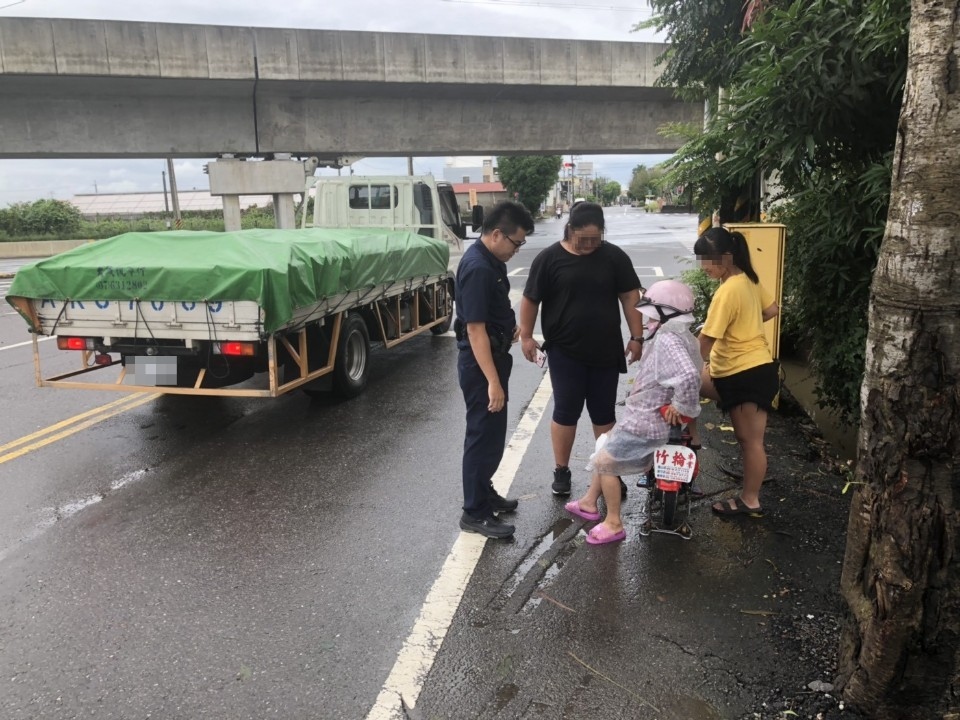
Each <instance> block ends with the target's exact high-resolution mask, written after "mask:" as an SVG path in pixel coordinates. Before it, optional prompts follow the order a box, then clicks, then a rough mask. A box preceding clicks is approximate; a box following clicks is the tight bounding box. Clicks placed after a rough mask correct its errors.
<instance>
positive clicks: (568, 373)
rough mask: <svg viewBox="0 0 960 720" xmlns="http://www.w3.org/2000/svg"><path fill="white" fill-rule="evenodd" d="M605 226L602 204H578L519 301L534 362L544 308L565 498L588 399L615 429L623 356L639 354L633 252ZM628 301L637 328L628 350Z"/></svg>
mask: <svg viewBox="0 0 960 720" xmlns="http://www.w3.org/2000/svg"><path fill="white" fill-rule="evenodd" d="M604 227H605V224H604V218H603V208H601V207H600V206H599V205H597V204H596V203H588V202H581V203H577V204H576V205H574V206H573V208H571V210H570V219H569V221H568V222H567V224H566V226H565V227H564V231H563V239H562V240H561V241H560V242H558V243H556V244H554V245H551V246H550V247H548V248H546V249H544V250H543V251H542V252H541V253H540V254H539V255H537V257H536V258H535V259H534V261H533V265H532V266H531V268H530V275H529V277H528V278H527V284H526V287H525V288H524V290H523V299H522V300H521V301H520V342H521V347H522V350H523V355H524V357H525V358H526V359H527V360H529V361H531V362H534V361H535V360H536V355H537V350H538V349H539V345H538V344H537V342H536V341H535V340H534V339H533V328H534V325H535V324H536V321H537V314H538V312H539V310H540V307H541V306H542V308H543V317H542V320H541V327H542V330H543V337H544V343H543V350H544V352H546V354H547V361H548V366H549V369H550V380H551V382H552V384H553V393H554V409H553V421H552V423H551V427H550V437H551V440H552V443H553V455H554V461H555V462H556V469H555V470H554V473H553V485H552V488H551V489H552V490H553V493H554V494H555V495H559V496H563V497H565V496H567V495H569V494H570V480H571V472H570V468H569V462H570V453H571V452H572V450H573V442H574V440H575V438H576V432H577V422H578V421H579V419H580V415H581V414H582V413H583V407H584V405H586V406H587V412H588V413H589V415H590V421H591V423H592V424H593V432H594V437H598V436H599V435H600V434H601V433H604V432H606V431H607V430H609V429H610V428H612V427H613V424H614V422H615V420H616V415H615V412H614V409H615V406H616V400H617V384H618V382H619V375H620V373H623V372H626V369H627V367H626V362H625V360H624V356H625V355H626V356H630V357H632V358H634V359H639V357H640V350H641V346H640V342H641V337H642V335H643V319H642V317H641V315H640V313H639V312H638V311H637V310H636V304H637V303H638V302H639V301H640V292H641V287H640V279H639V278H638V277H637V273H636V271H635V270H634V269H633V263H632V262H631V261H630V258H629V257H628V256H627V254H626V253H625V252H624V251H623V250H621V249H620V248H619V247H617V246H616V245H611V244H610V243H606V242H604V241H603V231H604ZM621 307H622V308H623V314H624V316H625V317H626V318H627V324H628V325H629V326H630V336H631V337H630V340H629V342H628V343H627V346H626V348H624V346H623V338H622V334H621V327H620V308H621Z"/></svg>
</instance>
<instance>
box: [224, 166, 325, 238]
mask: <svg viewBox="0 0 960 720" xmlns="http://www.w3.org/2000/svg"><path fill="white" fill-rule="evenodd" d="M315 167H316V164H315V163H314V164H312V165H310V164H309V163H308V164H307V165H305V164H304V163H302V162H300V161H299V160H291V159H290V158H289V156H285V157H277V159H274V160H262V161H260V160H239V159H236V158H233V157H224V158H221V159H220V160H216V161H214V162H211V163H209V164H208V165H207V174H208V175H209V176H210V194H211V195H219V196H220V197H221V198H222V199H223V222H224V227H225V228H226V229H227V230H239V229H240V196H241V195H272V196H273V214H274V219H275V225H276V227H278V228H282V229H291V228H295V227H296V218H295V211H294V209H295V203H294V199H293V196H294V195H296V194H300V193H303V192H304V186H305V180H306V175H307V174H311V175H312V174H313V169H314V168H315ZM308 169H309V173H308V172H307V170H308Z"/></svg>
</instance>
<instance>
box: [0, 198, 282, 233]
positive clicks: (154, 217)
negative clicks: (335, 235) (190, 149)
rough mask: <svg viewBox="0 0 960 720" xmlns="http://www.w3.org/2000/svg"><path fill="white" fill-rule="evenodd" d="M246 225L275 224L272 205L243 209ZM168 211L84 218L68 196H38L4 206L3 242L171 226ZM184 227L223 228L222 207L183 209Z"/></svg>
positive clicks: (0, 210) (0, 216) (0, 228)
mask: <svg viewBox="0 0 960 720" xmlns="http://www.w3.org/2000/svg"><path fill="white" fill-rule="evenodd" d="M240 221H241V224H242V226H243V228H244V229H248V228H272V227H274V218H273V208H272V207H263V208H261V207H256V206H254V207H250V208H247V209H246V210H243V211H241V213H240ZM168 222H170V215H169V214H168V213H146V214H144V215H142V216H140V217H138V218H136V219H129V220H128V219H124V218H116V217H104V218H102V219H98V220H89V219H86V218H84V217H83V216H82V215H81V214H80V211H79V210H78V209H77V208H76V207H75V206H74V205H72V204H71V203H69V202H67V201H65V200H52V199H46V200H37V201H35V202H23V203H17V204H15V205H11V206H9V207H6V208H0V242H14V241H17V242H23V241H30V240H100V239H101V238H108V237H113V236H114V235H120V234H122V233H126V232H155V231H158V230H167V229H168V227H167V223H168ZM182 229H183V230H211V231H222V230H223V213H222V212H221V211H220V210H202V211H195V212H185V213H183V228H182Z"/></svg>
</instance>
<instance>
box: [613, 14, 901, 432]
mask: <svg viewBox="0 0 960 720" xmlns="http://www.w3.org/2000/svg"><path fill="white" fill-rule="evenodd" d="M651 5H652V7H653V10H654V13H655V17H654V18H653V19H652V20H651V21H649V22H648V23H644V24H643V25H644V26H655V27H657V28H658V29H660V30H663V31H664V32H665V33H666V35H667V38H668V41H669V43H670V48H671V49H670V53H669V55H667V56H665V57H664V58H662V62H663V65H664V72H663V75H662V77H661V79H660V82H661V83H662V84H663V85H666V86H671V85H672V86H675V87H677V88H679V92H680V93H681V94H682V96H683V97H684V98H686V99H690V100H707V101H708V103H709V104H710V106H711V113H710V115H711V120H710V121H709V122H708V124H707V126H706V128H705V130H704V131H703V132H701V131H700V130H699V128H685V127H681V126H673V127H670V128H667V129H666V131H667V132H670V133H671V134H674V135H678V136H680V137H681V138H682V139H684V140H686V144H684V145H683V147H682V148H681V149H680V151H679V152H678V153H677V154H676V155H675V156H674V158H673V159H672V160H671V161H669V163H668V168H669V172H668V173H667V175H666V177H665V178H664V179H663V180H662V181H661V182H662V183H665V184H666V186H667V187H671V186H673V187H680V186H688V187H689V186H693V187H694V188H696V195H695V197H694V204H695V206H696V208H697V210H698V211H700V212H701V213H702V215H703V216H707V217H708V216H709V215H710V213H712V212H713V211H714V210H715V209H717V208H720V209H721V216H722V215H723V209H724V208H730V207H732V206H733V204H734V203H735V202H736V200H737V199H738V198H741V197H743V196H744V194H745V191H746V190H747V189H748V188H750V187H751V185H754V186H755V185H757V184H758V179H759V177H760V176H761V175H762V176H764V177H765V178H766V179H768V180H770V179H772V180H773V181H774V182H773V183H771V184H770V185H769V187H770V188H771V189H772V190H771V192H772V194H771V195H770V196H769V197H767V198H766V203H767V205H768V208H769V212H768V216H767V219H768V220H773V221H778V222H782V223H784V224H786V226H787V258H786V267H785V277H784V307H783V327H782V332H783V336H784V337H783V340H784V346H785V347H793V348H794V349H795V350H796V351H797V352H798V353H800V354H802V355H804V356H805V357H806V359H808V361H809V364H810V367H811V370H812V372H813V374H814V377H815V380H816V392H817V395H818V399H819V402H820V404H821V405H822V406H825V407H829V408H831V409H832V410H833V411H834V412H836V413H838V414H839V415H840V416H841V417H843V418H844V419H846V420H847V421H849V422H855V421H856V419H857V418H858V416H859V392H860V385H861V382H862V380H863V374H864V363H865V348H866V337H867V300H868V296H869V291H870V283H871V279H872V277H873V271H874V268H875V266H876V262H877V254H878V250H879V246H880V241H881V239H882V237H883V231H884V224H885V221H886V217H887V207H888V204H889V195H890V176H891V158H892V154H893V149H894V143H895V141H896V137H897V133H896V128H897V119H898V116H899V113H900V106H901V100H902V96H903V87H904V80H905V75H906V62H907V28H908V24H909V18H910V4H909V2H908V1H907V0H866V1H854V0H844V1H843V2H834V0H814V2H803V1H801V0H796V1H795V2H787V1H786V0H766V1H761V0H750V1H749V2H747V3H746V4H745V5H741V3H730V2H726V1H725V0H652V1H651ZM635 177H636V176H635ZM631 194H639V187H638V188H637V189H636V190H635V189H634V186H633V183H631Z"/></svg>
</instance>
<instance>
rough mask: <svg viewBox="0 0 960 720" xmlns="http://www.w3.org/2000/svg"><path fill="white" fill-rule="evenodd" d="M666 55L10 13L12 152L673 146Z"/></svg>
mask: <svg viewBox="0 0 960 720" xmlns="http://www.w3.org/2000/svg"><path fill="white" fill-rule="evenodd" d="M663 49H664V46H663V45H659V44H651V43H614V42H598V41H566V40H544V39H533V38H487V37H468V36H448V35H417V34H399V33H367V32H335V31H320V30H294V29H272V28H243V27H220V26H199V25H175V24H169V23H128V22H113V21H99V20H61V19H54V20H50V19H21V18H5V19H0V97H2V98H3V102H2V103H0V128H2V132H0V157H4V158H57V157H158V156H173V157H204V156H214V155H218V154H222V153H233V154H236V155H263V154H269V153H279V152H287V153H293V154H297V155H304V154H308V155H319V156H337V155H345V154H355V155H398V156H401V155H446V154H463V153H467V152H469V153H476V154H490V153H503V154H509V153H528V154H546V153H564V152H571V151H576V152H583V153H587V152H589V153H644V152H661V153H662V152H670V151H672V150H675V149H676V147H677V145H678V140H677V139H676V138H665V137H662V136H661V135H659V133H658V129H659V128H660V127H661V126H662V125H664V124H665V123H668V122H687V123H699V122H701V121H702V108H701V106H700V105H699V104H696V103H685V102H681V101H678V100H675V99H674V98H673V97H672V95H671V93H670V91H669V90H667V89H664V88H657V87H654V83H655V80H656V78H657V76H658V70H657V68H656V67H655V66H654V60H655V58H656V57H657V56H658V55H659V54H660V53H662V51H663Z"/></svg>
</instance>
